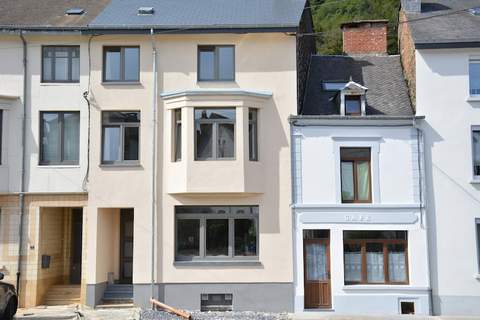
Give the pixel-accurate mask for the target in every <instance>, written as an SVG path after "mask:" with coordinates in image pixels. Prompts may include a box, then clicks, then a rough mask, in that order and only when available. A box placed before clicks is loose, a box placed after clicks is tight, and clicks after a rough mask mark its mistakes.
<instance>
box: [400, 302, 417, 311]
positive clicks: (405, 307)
mask: <svg viewBox="0 0 480 320" xmlns="http://www.w3.org/2000/svg"><path fill="white" fill-rule="evenodd" d="M400 314H415V302H413V301H400Z"/></svg>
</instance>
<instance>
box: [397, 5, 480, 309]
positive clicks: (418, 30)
mask: <svg viewBox="0 0 480 320" xmlns="http://www.w3.org/2000/svg"><path fill="white" fill-rule="evenodd" d="M421 2H423V3H421ZM402 4H403V6H404V9H405V11H407V12H406V13H405V12H402V13H401V21H403V23H402V24H401V26H404V28H401V32H400V35H401V37H400V38H401V40H402V41H401V49H402V60H403V64H404V65H405V66H406V71H407V75H408V76H409V77H408V80H409V83H410V84H411V89H412V93H414V92H416V94H415V96H414V97H415V100H416V111H417V115H418V116H424V117H425V120H424V121H422V122H421V125H420V128H421V130H422V131H423V132H424V136H425V159H426V163H427V165H426V169H427V170H426V184H427V190H428V192H427V193H426V203H427V215H428V220H429V222H430V228H429V238H430V241H429V242H430V248H429V251H430V261H431V283H432V300H433V312H434V314H442V315H477V316H478V315H480V251H479V250H480V166H479V165H480V109H479V108H480V32H479V30H480V1H478V0H475V1H467V0H456V1H447V0H435V1H431V0H429V1H428V3H427V1H419V0H414V1H413V0H410V1H403V3H402ZM405 21H407V22H406V23H405Z"/></svg>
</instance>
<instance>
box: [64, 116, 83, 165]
mask: <svg viewBox="0 0 480 320" xmlns="http://www.w3.org/2000/svg"><path fill="white" fill-rule="evenodd" d="M63 123H64V129H63V130H64V140H63V160H78V152H79V151H78V150H79V144H80V142H79V140H80V127H79V126H80V115H79V113H78V112H76V113H65V114H64V115H63Z"/></svg>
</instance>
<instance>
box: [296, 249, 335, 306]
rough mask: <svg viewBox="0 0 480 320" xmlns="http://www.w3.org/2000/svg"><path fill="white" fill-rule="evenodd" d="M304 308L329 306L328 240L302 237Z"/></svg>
mask: <svg viewBox="0 0 480 320" xmlns="http://www.w3.org/2000/svg"><path fill="white" fill-rule="evenodd" d="M303 248H304V252H303V257H304V258H303V262H304V263H303V265H304V283H305V309H317V308H331V307H332V297H331V285H330V240H329V239H304V241H303Z"/></svg>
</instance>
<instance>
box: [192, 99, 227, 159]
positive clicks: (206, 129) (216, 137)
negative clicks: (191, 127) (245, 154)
mask: <svg viewBox="0 0 480 320" xmlns="http://www.w3.org/2000/svg"><path fill="white" fill-rule="evenodd" d="M234 158H235V108H211V109H206V108H195V160H220V159H230V160H232V159H234Z"/></svg>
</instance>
